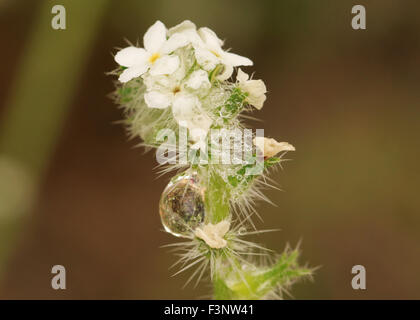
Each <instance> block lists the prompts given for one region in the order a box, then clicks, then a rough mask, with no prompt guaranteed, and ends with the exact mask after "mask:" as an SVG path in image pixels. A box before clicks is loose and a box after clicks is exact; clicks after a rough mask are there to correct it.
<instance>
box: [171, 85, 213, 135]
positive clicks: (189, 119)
mask: <svg viewBox="0 0 420 320" xmlns="http://www.w3.org/2000/svg"><path fill="white" fill-rule="evenodd" d="M172 113H173V115H174V118H175V119H176V120H177V121H178V123H179V124H180V125H182V126H184V127H187V128H188V129H189V130H190V136H191V139H192V140H193V141H198V140H201V139H203V138H205V136H206V135H207V132H208V131H209V129H210V126H211V124H212V122H213V121H212V120H211V119H210V117H209V116H208V115H207V114H206V113H205V112H204V111H203V110H202V109H201V103H200V101H199V100H198V98H197V97H196V96H193V95H190V94H183V93H178V94H177V95H176V96H175V99H174V101H173V104H172Z"/></svg>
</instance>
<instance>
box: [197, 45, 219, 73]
mask: <svg viewBox="0 0 420 320" xmlns="http://www.w3.org/2000/svg"><path fill="white" fill-rule="evenodd" d="M195 58H196V59H197V62H198V64H199V65H200V66H202V67H203V69H205V70H207V71H210V70H213V69H214V68H215V67H216V65H218V64H219V63H220V59H219V58H218V57H216V56H215V55H214V54H213V53H211V52H210V51H209V50H207V49H205V48H201V47H195Z"/></svg>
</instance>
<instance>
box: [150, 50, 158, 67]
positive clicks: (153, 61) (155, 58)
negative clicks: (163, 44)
mask: <svg viewBox="0 0 420 320" xmlns="http://www.w3.org/2000/svg"><path fill="white" fill-rule="evenodd" d="M159 58H160V53H158V52H156V53H154V54H152V55H151V56H150V58H149V62H150V63H151V64H153V63H155V61H156V60H157V59H159Z"/></svg>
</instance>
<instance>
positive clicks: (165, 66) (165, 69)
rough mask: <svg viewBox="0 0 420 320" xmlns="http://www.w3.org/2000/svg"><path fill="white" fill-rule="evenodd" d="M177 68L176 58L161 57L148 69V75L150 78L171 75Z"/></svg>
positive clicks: (177, 59) (177, 61) (177, 60)
mask: <svg viewBox="0 0 420 320" xmlns="http://www.w3.org/2000/svg"><path fill="white" fill-rule="evenodd" d="M178 67H179V58H178V56H163V57H162V58H159V59H157V60H156V62H155V63H154V65H153V66H152V67H151V68H150V74H151V75H152V76H158V75H162V74H172V73H174V71H175V70H176V69H178Z"/></svg>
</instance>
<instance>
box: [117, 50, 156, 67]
mask: <svg viewBox="0 0 420 320" xmlns="http://www.w3.org/2000/svg"><path fill="white" fill-rule="evenodd" d="M147 56H148V54H147V52H146V50H144V49H143V48H137V47H127V48H124V49H122V50H120V51H118V52H117V54H116V55H115V57H114V59H115V61H116V62H117V63H118V64H119V65H120V66H123V67H132V66H134V65H137V64H142V63H144V62H145V61H146V59H147Z"/></svg>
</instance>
